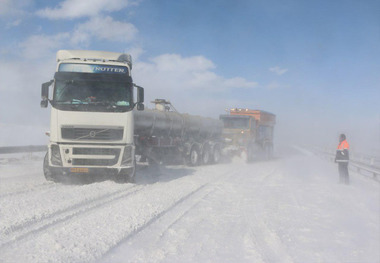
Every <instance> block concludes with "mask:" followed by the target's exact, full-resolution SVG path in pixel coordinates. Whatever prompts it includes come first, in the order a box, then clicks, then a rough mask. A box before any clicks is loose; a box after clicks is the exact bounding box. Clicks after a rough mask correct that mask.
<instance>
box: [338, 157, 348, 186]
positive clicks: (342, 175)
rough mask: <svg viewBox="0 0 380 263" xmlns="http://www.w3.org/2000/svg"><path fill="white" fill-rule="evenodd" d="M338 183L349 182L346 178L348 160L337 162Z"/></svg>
mask: <svg viewBox="0 0 380 263" xmlns="http://www.w3.org/2000/svg"><path fill="white" fill-rule="evenodd" d="M339 183H341V184H349V183H350V180H349V178H348V162H341V163H339Z"/></svg>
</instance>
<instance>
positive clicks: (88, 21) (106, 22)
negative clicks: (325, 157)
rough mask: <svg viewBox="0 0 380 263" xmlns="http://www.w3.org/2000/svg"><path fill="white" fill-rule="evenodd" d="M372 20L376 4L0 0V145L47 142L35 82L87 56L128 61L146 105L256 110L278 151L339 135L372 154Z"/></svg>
mask: <svg viewBox="0 0 380 263" xmlns="http://www.w3.org/2000/svg"><path fill="white" fill-rule="evenodd" d="M379 14H380V1H377V0H374V1H371V0H363V1H350V0H345V1H341V0H334V1H330V0H321V1H305V0H304V1H301V0H285V1H283V0H237V1H235V0H234V1H233V0H218V1H217V0H214V1H211V0H210V1H207V0H205V1H200V0H187V1H181V0H178V1H174V0H172V1H169V0H160V1H157V0H136V1H126V0H108V1H106V0H81V1H74V0H64V1H34V0H0V38H1V43H0V79H1V83H0V146H5V145H25V144H44V143H46V138H45V137H44V135H43V132H44V131H45V130H48V129H49V109H41V108H40V107H39V103H40V90H41V89H40V87H41V83H43V82H46V81H48V80H50V79H51V78H52V77H53V74H54V70H55V54H56V52H57V50H59V49H88V50H104V51H113V52H126V53H131V54H132V56H133V60H134V66H133V70H132V74H133V79H134V82H135V83H136V84H138V85H141V86H143V87H144V88H145V94H146V103H145V104H146V106H148V107H149V106H150V103H149V102H150V101H151V100H153V99H155V98H166V99H169V100H170V101H171V102H172V103H173V104H174V105H175V106H176V108H177V110H179V111H180V112H187V113H190V114H196V115H203V116H209V117H214V118H218V116H219V115H220V114H224V110H225V109H226V108H231V107H245V108H253V109H263V110H266V111H270V112H273V113H274V114H276V115H277V121H278V125H277V129H276V136H277V141H278V142H285V141H289V142H294V141H297V140H300V142H302V143H313V144H318V145H330V144H331V143H335V142H336V140H337V136H338V135H339V133H341V132H345V133H346V134H347V135H348V139H351V140H352V143H353V144H354V145H355V144H356V145H357V148H366V147H367V148H368V147H370V148H377V149H379V148H380V147H379V144H380V106H379V99H380V84H379V83H380V74H379V72H380V15H379ZM301 139H302V140H301ZM359 145H360V147H359Z"/></svg>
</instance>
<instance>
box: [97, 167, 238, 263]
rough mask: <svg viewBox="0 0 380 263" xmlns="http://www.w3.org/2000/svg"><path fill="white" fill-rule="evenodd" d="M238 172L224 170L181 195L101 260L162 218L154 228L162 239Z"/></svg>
mask: <svg viewBox="0 0 380 263" xmlns="http://www.w3.org/2000/svg"><path fill="white" fill-rule="evenodd" d="M236 174H237V172H236V171H232V172H231V171H227V172H224V173H222V174H221V175H220V178H219V179H217V180H216V181H209V182H207V183H205V184H202V185H201V186H199V187H197V188H196V189H194V190H193V191H191V192H190V193H188V194H186V195H185V196H183V197H181V198H180V199H178V200H177V201H176V202H175V203H173V204H172V205H171V206H170V207H168V208H167V209H165V210H162V211H161V212H160V213H158V214H157V215H155V216H154V217H152V218H151V219H150V220H148V221H147V222H146V223H145V224H144V225H142V226H140V227H138V228H137V229H135V230H134V231H133V232H131V233H129V234H128V235H127V236H125V237H124V238H123V239H122V240H120V241H119V242H117V244H115V245H113V246H112V247H110V249H109V250H108V251H107V252H106V253H104V254H103V256H102V257H101V258H100V261H99V262H101V261H103V260H105V259H106V258H107V257H108V256H109V255H111V254H112V253H113V252H114V251H115V250H117V249H119V248H120V247H122V246H123V244H126V243H127V242H128V241H131V240H132V239H134V238H136V237H137V236H138V235H139V234H140V233H142V232H144V231H146V230H148V228H149V227H151V226H153V225H155V224H160V221H161V220H162V221H163V223H161V224H162V225H161V226H160V225H158V226H156V228H155V230H153V231H156V232H157V231H158V233H159V234H158V235H159V239H160V240H161V239H162V238H163V236H164V235H165V234H166V233H167V232H168V231H169V230H170V228H171V227H172V226H174V225H175V224H177V223H178V222H180V221H181V220H182V219H183V218H184V217H185V216H186V215H188V214H189V213H190V211H191V210H193V209H194V208H195V207H196V206H197V205H199V204H200V203H201V202H202V201H203V200H204V199H205V198H206V197H207V196H209V195H210V194H212V193H213V192H215V190H217V189H218V186H217V185H218V183H220V182H221V181H226V180H228V179H229V178H231V177H233V176H235V175H236ZM210 186H212V188H210ZM187 203H188V204H187ZM181 205H183V206H184V207H180V206H181ZM177 210H179V211H178V213H175V217H174V218H172V217H170V215H169V214H170V213H171V212H173V211H177ZM165 216H168V217H169V218H164V217H165ZM165 221H168V224H167V223H165ZM157 228H158V230H157ZM150 232H151V231H150ZM152 238H154V237H152ZM157 242H158V241H157ZM128 262H129V261H128Z"/></svg>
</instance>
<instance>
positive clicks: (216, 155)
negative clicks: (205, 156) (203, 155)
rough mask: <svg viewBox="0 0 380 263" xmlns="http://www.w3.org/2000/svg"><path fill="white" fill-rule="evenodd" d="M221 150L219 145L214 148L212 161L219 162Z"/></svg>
mask: <svg viewBox="0 0 380 263" xmlns="http://www.w3.org/2000/svg"><path fill="white" fill-rule="evenodd" d="M221 156H222V155H221V152H220V148H219V147H215V148H214V152H213V153H212V162H213V163H219V162H220V158H221Z"/></svg>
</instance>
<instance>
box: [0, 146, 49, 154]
mask: <svg viewBox="0 0 380 263" xmlns="http://www.w3.org/2000/svg"><path fill="white" fill-rule="evenodd" d="M45 151H47V146H46V145H28V146H7V147H0V154H9V153H32V152H45Z"/></svg>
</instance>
